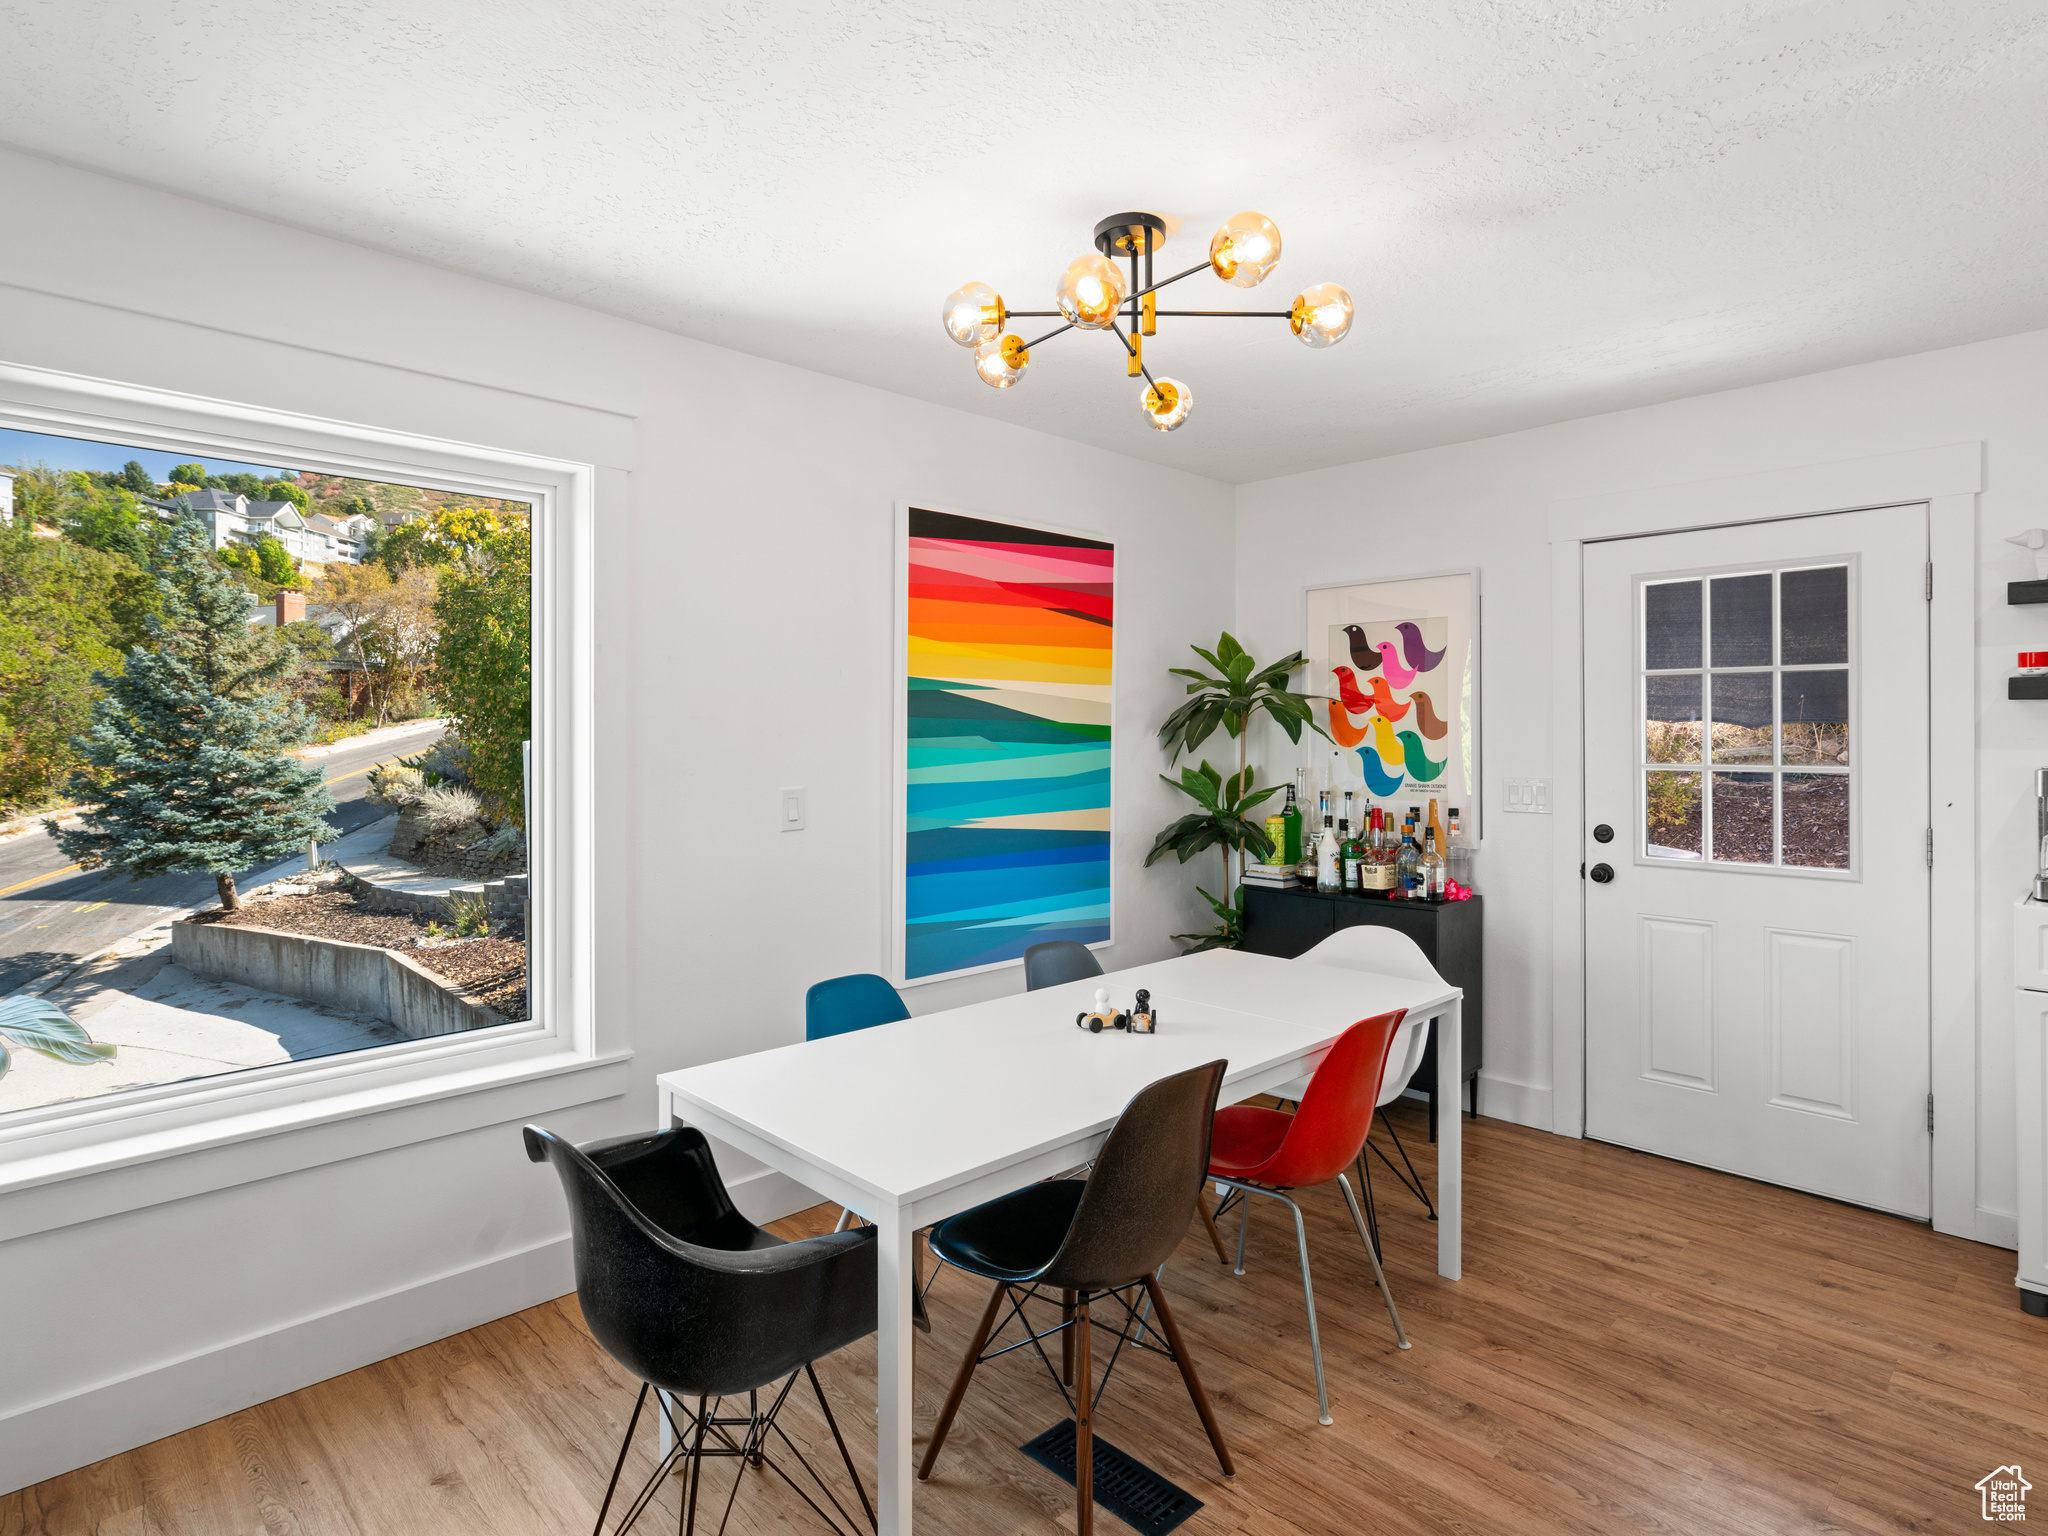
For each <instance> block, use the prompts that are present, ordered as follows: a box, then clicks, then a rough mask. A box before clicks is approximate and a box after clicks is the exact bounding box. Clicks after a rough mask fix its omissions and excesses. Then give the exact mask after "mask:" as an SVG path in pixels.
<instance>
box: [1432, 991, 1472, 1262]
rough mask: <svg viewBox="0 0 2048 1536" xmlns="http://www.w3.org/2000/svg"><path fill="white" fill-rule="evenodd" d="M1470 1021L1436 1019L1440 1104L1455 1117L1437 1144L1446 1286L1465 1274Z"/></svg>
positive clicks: (1455, 1008) (1439, 1258) (1439, 1253)
mask: <svg viewBox="0 0 2048 1536" xmlns="http://www.w3.org/2000/svg"><path fill="white" fill-rule="evenodd" d="M1464 1054H1465V1029H1464V1021H1463V1018H1462V1017H1461V1014H1460V1005H1459V1004H1457V1003H1453V1004H1451V1006H1450V1008H1449V1009H1448V1010H1447V1011H1445V1012H1444V1013H1441V1014H1439V1015H1438V1016H1437V1019H1436V1098H1435V1101H1434V1102H1435V1103H1436V1104H1448V1105H1450V1106H1451V1112H1450V1113H1449V1114H1448V1115H1444V1116H1442V1117H1441V1118H1440V1119H1439V1120H1438V1121H1437V1143H1436V1218H1437V1220H1436V1272H1437V1273H1438V1274H1440V1275H1442V1276H1443V1277H1444V1278H1445V1279H1446V1280H1456V1279H1458V1278H1459V1277H1460V1276H1461V1275H1462V1273H1463V1270H1464V1246H1463V1243H1462V1238H1463V1235H1464V1234H1463V1222H1464V1219H1465V1203H1464V1172H1465V1171H1464V1167H1463V1164H1462V1158H1461V1154H1462V1153H1463V1151H1464V1139H1465V1137H1464V1120H1465V1117H1464V1116H1463V1115H1462V1114H1460V1113H1459V1112H1458V1111H1459V1107H1460V1100H1461V1098H1462V1096H1463V1092H1464V1083H1463V1081H1462V1080H1463V1078H1464V1075H1465V1068H1464Z"/></svg>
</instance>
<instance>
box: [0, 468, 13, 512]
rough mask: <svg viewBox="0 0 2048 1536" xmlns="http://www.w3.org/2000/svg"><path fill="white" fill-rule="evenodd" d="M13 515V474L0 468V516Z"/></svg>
mask: <svg viewBox="0 0 2048 1536" xmlns="http://www.w3.org/2000/svg"><path fill="white" fill-rule="evenodd" d="M13 516H14V476H12V475H10V474H9V473H8V472H7V471H6V470H4V469H0V518H12V517H13Z"/></svg>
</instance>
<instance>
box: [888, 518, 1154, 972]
mask: <svg viewBox="0 0 2048 1536" xmlns="http://www.w3.org/2000/svg"><path fill="white" fill-rule="evenodd" d="M901 520H902V548H903V557H902V558H903V573H904V578H905V579H904V584H903V587H902V588H901V591H902V608H901V612H902V614H903V632H902V650H901V652H900V653H899V654H900V655H901V657H902V661H903V668H904V679H903V684H904V692H903V696H902V707H901V712H900V716H899V718H900V719H901V721H902V731H901V734H900V736H899V740H898V754H899V755H898V759H897V761H898V763H899V765H900V766H899V772H898V786H897V787H898V792H899V794H900V796H901V798H900V800H899V802H898V804H899V806H900V808H901V821H900V823H899V825H900V827H901V839H900V843H899V846H898V850H897V851H898V856H899V858H900V861H901V862H900V869H901V880H900V885H899V890H898V898H899V909H898V922H897V934H896V961H897V976H898V978H899V979H900V980H903V981H928V980H931V979H932V978H934V977H938V976H946V975H952V974H955V973H957V972H960V971H971V970H978V969H983V968H985V967H988V966H994V965H1002V964H1006V963H1010V962H1014V961H1016V960H1018V959H1020V958H1022V956H1023V954H1024V951H1025V949H1026V948H1027V947H1029V946H1030V945H1033V944H1037V943H1041V942H1043V941H1044V940H1047V939H1076V940H1079V941H1080V942H1081V943H1083V944H1096V943H1101V942H1104V941H1106V940H1107V939H1108V938H1109V936H1110V931H1109V915H1110V901H1109V863H1110V842H1109V833H1110V824H1109V810H1110V798H1109V783H1110V779H1109V754H1110V739H1109V727H1110V655H1111V643H1110V642H1111V636H1112V635H1113V633H1114V628H1113V622H1114V596H1115V591H1114V588H1115V571H1116V551H1115V547H1114V546H1113V545H1110V544H1105V543H1102V542H1100V541H1099V540H1096V539H1084V538H1080V537H1078V536H1076V535H1074V534H1070V533H1055V532H1050V531H1047V530H1045V529H1042V528H1028V527H1023V526H1020V525H1018V524H1014V523H992V522H985V521H983V520H982V519H980V518H974V517H963V516H960V515H958V514H956V513H950V512H935V511H928V510H926V509H924V508H920V507H905V508H903V509H902V512H901Z"/></svg>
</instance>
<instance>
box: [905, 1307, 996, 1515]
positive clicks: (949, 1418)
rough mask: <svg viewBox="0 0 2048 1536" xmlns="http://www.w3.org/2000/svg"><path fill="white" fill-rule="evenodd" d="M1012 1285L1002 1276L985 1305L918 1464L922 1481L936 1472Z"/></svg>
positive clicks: (918, 1474) (918, 1475)
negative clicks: (961, 1402)
mask: <svg viewBox="0 0 2048 1536" xmlns="http://www.w3.org/2000/svg"><path fill="white" fill-rule="evenodd" d="M1009 1289H1010V1288H1009V1286H1008V1285H1006V1284H1004V1283H1003V1282H1002V1281H1001V1280H998V1281H997V1282H996V1286H995V1289H994V1290H992V1291H990V1292H989V1296H988V1305H987V1306H986V1307H984V1308H983V1309H982V1313H981V1322H980V1324H979V1326H977V1327H976V1328H975V1330H974V1340H973V1342H972V1343H970V1344H969V1345H968V1346H967V1358H966V1359H964V1360H962V1361H961V1362H960V1373H959V1374H958V1375H957V1376H955V1377H954V1378H953V1390H952V1391H950V1392H948V1393H947V1394H946V1406H945V1407H944V1408H942V1409H940V1410H939V1422H938V1423H936V1424H934V1425H933V1426H932V1443H931V1444H930V1445H928V1446H926V1447H925V1448H924V1460H923V1461H922V1462H920V1463H919V1464H918V1468H917V1480H918V1481H919V1482H923V1481H924V1480H925V1479H926V1478H928V1477H930V1476H931V1475H932V1463H933V1462H935V1461H937V1460H938V1459H939V1447H940V1446H942V1445H944V1444H945V1443H946V1431H947V1430H949V1429H951V1428H952V1427H953V1415H954V1414H956V1413H958V1412H959V1411H960V1399H961V1398H963V1397H965V1396H966V1395H967V1383H968V1382H970V1381H972V1380H973V1379H974V1368H975V1366H977V1365H979V1364H980V1363H981V1351H982V1349H983V1347H984V1346H985V1345H986V1344H987V1343H988V1336H989V1335H990V1334H992V1333H994V1332H995V1331H996V1314H997V1313H998V1312H999V1311H1001V1310H1002V1305H1003V1297H1004V1296H1005V1295H1007V1294H1008V1293H1009Z"/></svg>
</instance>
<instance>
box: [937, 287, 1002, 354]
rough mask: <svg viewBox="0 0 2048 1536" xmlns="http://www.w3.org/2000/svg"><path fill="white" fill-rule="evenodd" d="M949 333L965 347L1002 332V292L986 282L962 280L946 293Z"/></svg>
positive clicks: (945, 317) (994, 336)
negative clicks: (964, 281) (959, 284)
mask: <svg viewBox="0 0 2048 1536" xmlns="http://www.w3.org/2000/svg"><path fill="white" fill-rule="evenodd" d="M942 318H943V319H944V320H945V322H946V334H947V335H948V336H950V337H952V338H953V339H954V340H955V341H957V342H959V343H960V345H961V346H963V347H978V346H980V345H981V344H982V343H983V342H984V341H994V340H995V339H996V337H998V336H1000V335H1001V334H1002V333H1003V321H1004V320H1006V319H1007V318H1009V317H1008V316H1007V315H1005V314H1004V313H1003V300H1002V295H1000V294H998V293H997V292H996V291H995V289H993V288H991V287H989V285H988V284H987V283H963V284H962V285H961V286H960V287H958V288H955V289H954V290H953V291H952V292H951V293H950V294H948V295H947V296H946V307H945V310H944V311H943V314H942Z"/></svg>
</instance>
